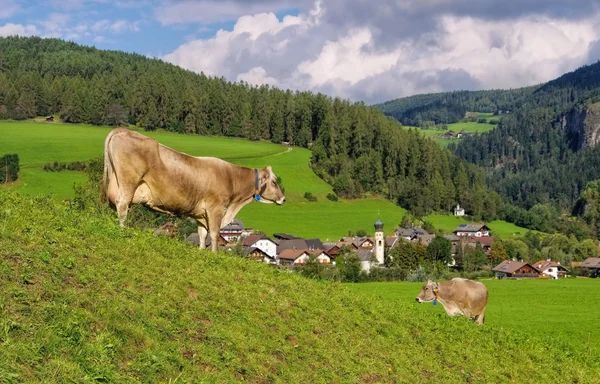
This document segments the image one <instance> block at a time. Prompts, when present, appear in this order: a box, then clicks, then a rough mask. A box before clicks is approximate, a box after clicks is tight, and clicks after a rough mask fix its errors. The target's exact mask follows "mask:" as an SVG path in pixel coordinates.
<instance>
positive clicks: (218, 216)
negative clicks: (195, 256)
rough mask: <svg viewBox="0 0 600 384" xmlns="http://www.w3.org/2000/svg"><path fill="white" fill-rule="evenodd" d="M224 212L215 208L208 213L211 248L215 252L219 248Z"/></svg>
mask: <svg viewBox="0 0 600 384" xmlns="http://www.w3.org/2000/svg"><path fill="white" fill-rule="evenodd" d="M222 219H223V214H222V213H221V211H220V210H218V209H215V210H213V211H212V212H211V213H210V214H209V215H208V230H209V232H210V241H211V244H210V245H211V249H212V251H213V252H217V251H218V250H219V233H220V232H221V220H222Z"/></svg>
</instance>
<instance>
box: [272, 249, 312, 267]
mask: <svg viewBox="0 0 600 384" xmlns="http://www.w3.org/2000/svg"><path fill="white" fill-rule="evenodd" d="M309 257H310V254H309V253H308V251H307V250H305V249H284V250H283V251H281V252H280V253H279V264H281V265H288V266H295V265H303V264H304V263H306V262H307V261H308V258H309Z"/></svg>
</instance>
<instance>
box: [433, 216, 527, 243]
mask: <svg viewBox="0 0 600 384" xmlns="http://www.w3.org/2000/svg"><path fill="white" fill-rule="evenodd" d="M424 220H427V221H429V222H431V223H432V224H433V226H434V227H435V229H441V230H442V231H444V232H446V233H452V231H453V230H454V229H455V228H456V227H458V226H459V224H463V223H469V222H470V220H468V219H466V218H464V217H457V216H452V215H440V214H431V215H429V216H427V217H425V218H424ZM486 225H487V226H488V227H489V228H490V230H491V232H492V235H493V236H497V237H499V238H500V239H509V238H519V237H522V236H523V235H525V233H527V232H528V231H529V229H527V228H523V227H519V226H518V225H515V224H513V223H508V222H506V221H503V220H494V221H490V222H489V223H486ZM533 232H537V231H533Z"/></svg>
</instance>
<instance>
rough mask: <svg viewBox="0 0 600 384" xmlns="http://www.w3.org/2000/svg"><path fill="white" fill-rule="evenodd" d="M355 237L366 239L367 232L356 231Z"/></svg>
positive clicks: (362, 230)
mask: <svg viewBox="0 0 600 384" xmlns="http://www.w3.org/2000/svg"><path fill="white" fill-rule="evenodd" d="M356 236H358V237H366V236H367V231H365V230H364V229H359V230H357V231H356Z"/></svg>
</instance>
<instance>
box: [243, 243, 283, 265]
mask: <svg viewBox="0 0 600 384" xmlns="http://www.w3.org/2000/svg"><path fill="white" fill-rule="evenodd" d="M245 255H246V257H248V258H249V259H252V260H261V261H264V262H265V263H267V264H279V259H278V258H277V256H270V255H268V254H267V253H266V252H265V251H263V250H262V249H260V248H256V247H250V248H248V249H247V250H246V252H245Z"/></svg>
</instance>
